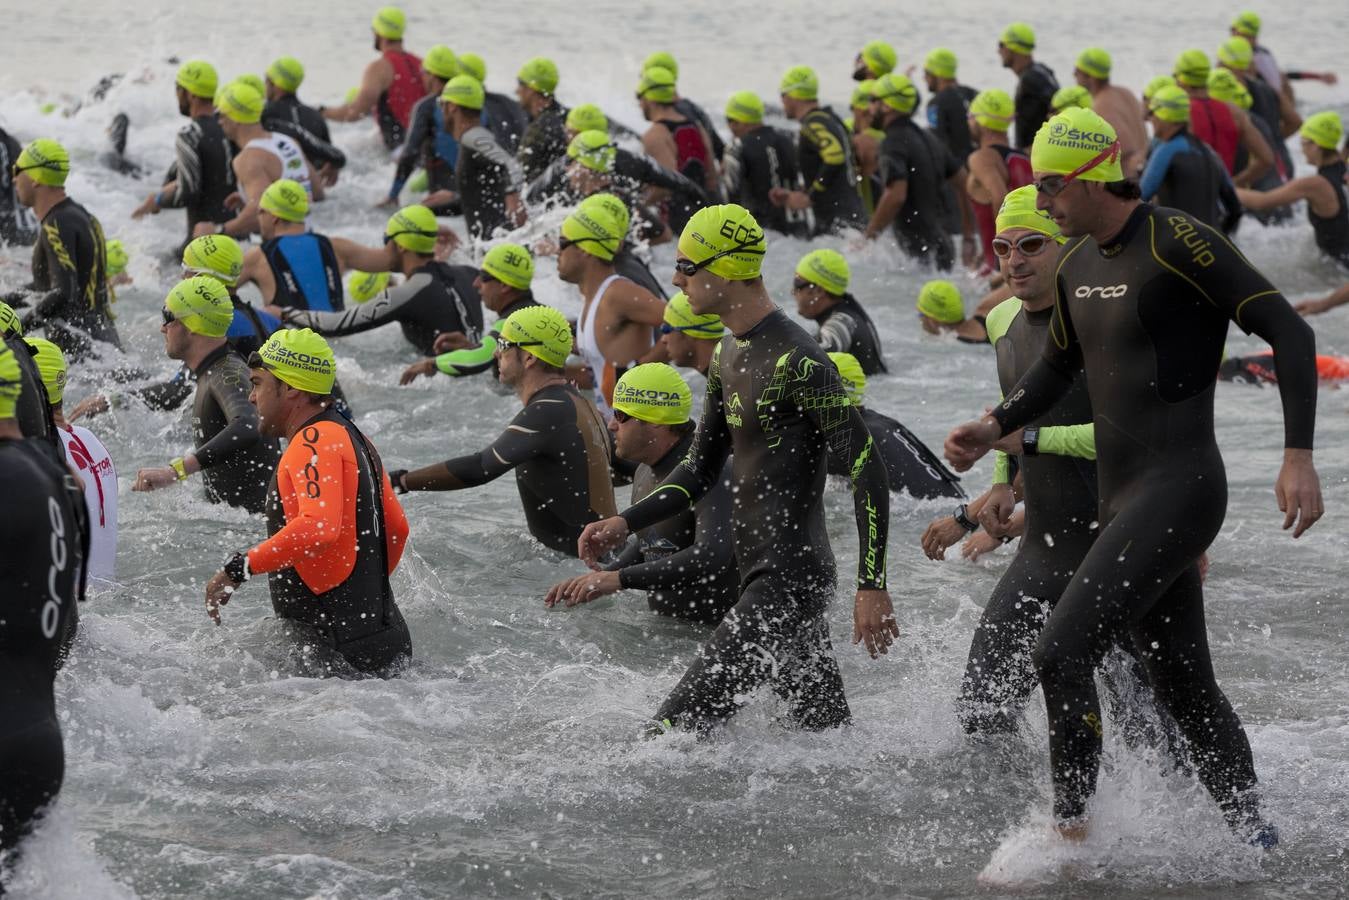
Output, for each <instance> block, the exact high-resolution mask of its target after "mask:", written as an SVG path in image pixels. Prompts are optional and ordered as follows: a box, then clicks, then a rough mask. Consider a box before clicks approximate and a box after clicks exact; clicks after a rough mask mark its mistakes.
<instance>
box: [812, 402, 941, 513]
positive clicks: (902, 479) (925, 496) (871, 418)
mask: <svg viewBox="0 0 1349 900" xmlns="http://www.w3.org/2000/svg"><path fill="white" fill-rule="evenodd" d="M860 412H861V413H862V421H863V422H865V423H866V426H867V432H868V433H870V434H871V438H872V440H874V441H875V442H876V444H875V447H874V448H873V452H875V453H876V454H877V455H878V456H880V458H881V462H883V463H885V475H886V480H887V481H889V482H890V490H891V492H893V493H896V494H898V493H899V492H900V491H908V492H909V496H910V497H913V498H914V499H915V500H931V499H933V498H934V497H954V498H963V497H964V496H965V490H964V488H962V487H961V486H960V478H959V476H957V475H956V474H954V473H953V472H952V471H951V470H950V469H948V468H946V466H945V465H944V464H943V463H942V461H941V460H940V459H938V458H937V455H936V454H935V453H933V452H932V451H931V450H930V449H928V446H927V445H926V444H924V443H923V442H922V441H920V440H919V439H918V438H917V436H916V435H914V433H913V432H912V431H910V430H909V429H907V428H905V427H904V426H903V425H901V424H900V423H899V422H897V421H895V420H894V419H892V418H890V417H889V416H887V415H883V414H882V413H878V412H876V411H875V410H874V409H869V408H867V407H865V406H864V407H861V409H860ZM828 471H829V474H830V475H847V474H848V470H847V469H846V468H844V467H843V465H842V464H841V463H840V462H839V461H838V460H837V459H835V458H834V457H832V456H831V457H829V466H828Z"/></svg>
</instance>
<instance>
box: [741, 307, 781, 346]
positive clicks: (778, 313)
mask: <svg viewBox="0 0 1349 900" xmlns="http://www.w3.org/2000/svg"><path fill="white" fill-rule="evenodd" d="M782 315H783V312H782V307H780V306H777V305H774V307H773V311H772V312H770V313H769V314H768V315H766V316H764V317H763V318H762V319H760V320H759V321H757V322H755V323H754V324H753V325H751V326H750V328H749V330H748V331H746V332H745V333H744V334H735V333H734V332H732V334H733V335H734V337H735V339H736V340H737V341H747V340H749V339H750V338H751V337H753V336H754V332H756V331H758V330H759V329H761V328H763V327H764V323H765V322H767V321H769V320H770V319H773V318H775V317H780V316H782Z"/></svg>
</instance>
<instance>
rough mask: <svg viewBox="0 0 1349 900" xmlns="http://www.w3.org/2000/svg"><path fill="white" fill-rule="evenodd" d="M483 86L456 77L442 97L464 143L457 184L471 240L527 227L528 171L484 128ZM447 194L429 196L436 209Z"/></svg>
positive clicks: (444, 111) (468, 77)
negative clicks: (524, 195)
mask: <svg viewBox="0 0 1349 900" xmlns="http://www.w3.org/2000/svg"><path fill="white" fill-rule="evenodd" d="M482 105H483V90H482V85H481V84H480V83H479V82H478V80H477V79H475V78H474V77H473V76H472V75H456V76H455V77H453V78H451V79H450V80H449V82H447V83H446V85H445V89H444V90H443V91H441V93H440V109H441V114H442V115H443V116H444V117H445V122H446V123H447V124H448V125H449V128H450V133H451V134H453V135H454V139H455V140H456V141H458V142H459V158H458V159H457V160H456V162H455V168H454V185H455V193H456V194H457V196H458V198H459V205H460V207H461V208H462V209H463V212H464V224H465V225H466V226H467V227H468V234H469V237H471V238H473V239H475V240H485V239H486V238H490V237H492V236H493V234H495V233H496V232H497V231H498V230H499V229H505V230H510V229H512V228H516V227H518V226H520V225H522V224H524V219H525V209H524V206H523V205H522V204H521V202H520V191H521V190H523V189H524V186H525V178H524V170H523V169H522V168H521V167H520V163H519V162H518V161H517V160H516V159H515V157H513V156H511V155H510V154H509V153H507V152H506V151H505V150H504V149H503V148H502V147H501V145H500V144H498V143H497V141H496V138H495V137H493V136H492V132H490V131H488V130H487V129H486V128H484V127H483V125H482ZM443 194H444V192H443V191H440V192H436V193H433V194H431V195H430V196H429V197H427V198H426V199H427V203H428V204H429V205H430V206H431V207H432V208H434V207H436V206H438V205H440V204H442V203H443V202H444V200H445V199H448V198H447V197H443V196H442V195H443Z"/></svg>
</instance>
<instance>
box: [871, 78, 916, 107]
mask: <svg viewBox="0 0 1349 900" xmlns="http://www.w3.org/2000/svg"><path fill="white" fill-rule="evenodd" d="M871 96H872V97H874V98H875V99H877V100H879V101H881V102H882V103H884V104H885V105H886V106H888V107H890V108H891V109H893V110H895V111H896V112H901V113H906V114H907V113H912V112H913V111H914V109H915V108H917V106H918V88H916V87H914V86H913V82H912V81H910V80H909V76H907V75H905V74H904V73H902V72H891V73H889V74H888V75H882V76H881V77H880V78H877V79H876V84H875V86H874V87H872V89H871Z"/></svg>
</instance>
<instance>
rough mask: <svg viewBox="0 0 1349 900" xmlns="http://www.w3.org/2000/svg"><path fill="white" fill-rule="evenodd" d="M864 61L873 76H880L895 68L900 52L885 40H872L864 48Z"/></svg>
mask: <svg viewBox="0 0 1349 900" xmlns="http://www.w3.org/2000/svg"><path fill="white" fill-rule="evenodd" d="M861 55H862V63H863V64H864V65H865V66H866V67H867V71H868V72H870V73H871V75H872V77H873V78H880V77H881V76H882V75H887V74H889V73H890V72H893V71H894V70H895V63H897V62H899V54H897V53H895V48H894V47H891V46H890V45H889V44H887V43H886V42H885V41H870V42H869V43H868V44H867V45H866V46H865V47H863V48H862V54H861Z"/></svg>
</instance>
